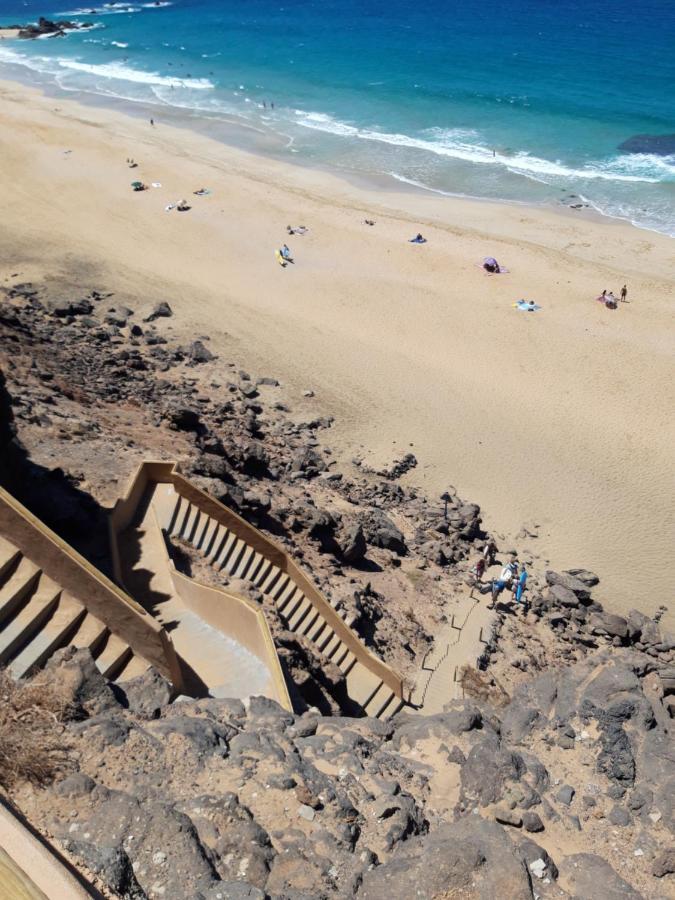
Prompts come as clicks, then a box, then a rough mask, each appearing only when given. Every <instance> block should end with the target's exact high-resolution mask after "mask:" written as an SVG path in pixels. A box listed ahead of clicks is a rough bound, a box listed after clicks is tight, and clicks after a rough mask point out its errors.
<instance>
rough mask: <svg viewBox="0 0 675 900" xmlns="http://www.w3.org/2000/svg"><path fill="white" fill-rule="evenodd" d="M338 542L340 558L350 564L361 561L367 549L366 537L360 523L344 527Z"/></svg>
mask: <svg viewBox="0 0 675 900" xmlns="http://www.w3.org/2000/svg"><path fill="white" fill-rule="evenodd" d="M338 544H339V547H340V553H341V555H342V558H343V559H344V561H345V562H348V563H350V565H355V564H356V563H359V562H361V560H362V559H363V558H364V556H365V555H366V551H367V550H368V545H367V544H366V537H365V535H364V533H363V528H362V527H361V526H360V525H352V526H351V527H350V528H347V529H345V531H343V532H342V534H341V535H340V536H339V538H338Z"/></svg>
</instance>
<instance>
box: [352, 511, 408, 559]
mask: <svg viewBox="0 0 675 900" xmlns="http://www.w3.org/2000/svg"><path fill="white" fill-rule="evenodd" d="M363 530H364V533H365V536H366V540H367V541H368V543H369V544H372V546H373V547H381V548H382V549H383V550H391V551H392V553H397V554H398V555H399V556H405V554H406V553H407V547H406V545H405V540H404V538H403V534H402V533H401V532H400V531H399V529H398V528H397V527H396V526H395V525H394V523H393V522H392V521H391V519H390V518H388V516H386V515H385V514H384V513H383V512H379V511H373V512H372V513H371V514H370V516H369V517H368V518H367V519H366V520H365V521H364V523H363Z"/></svg>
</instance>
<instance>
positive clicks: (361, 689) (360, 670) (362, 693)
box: [347, 662, 382, 708]
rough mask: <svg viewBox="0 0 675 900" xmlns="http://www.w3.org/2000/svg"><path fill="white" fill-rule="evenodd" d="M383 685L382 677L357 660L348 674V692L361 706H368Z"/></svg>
mask: <svg viewBox="0 0 675 900" xmlns="http://www.w3.org/2000/svg"><path fill="white" fill-rule="evenodd" d="M381 686H382V679H381V678H379V677H378V676H377V675H375V674H374V673H373V672H371V671H370V670H369V669H366V667H365V666H364V665H363V664H362V663H359V662H357V663H356V665H355V666H353V667H352V668H351V669H350V670H349V674H348V675H347V693H348V694H349V697H350V699H351V700H353V701H354V702H355V703H358V704H359V706H362V707H364V708H365V707H366V706H367V705H368V703H369V702H370V701H371V700H372V699H373V697H374V696H375V694H376V693H377V692H378V691H379V689H380V687H381Z"/></svg>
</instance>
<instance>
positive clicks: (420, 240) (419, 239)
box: [408, 237, 427, 244]
mask: <svg viewBox="0 0 675 900" xmlns="http://www.w3.org/2000/svg"><path fill="white" fill-rule="evenodd" d="M426 242H427V239H426V238H424V237H414V238H410V239H409V241H408V243H409V244H426Z"/></svg>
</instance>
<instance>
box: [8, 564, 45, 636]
mask: <svg viewBox="0 0 675 900" xmlns="http://www.w3.org/2000/svg"><path fill="white" fill-rule="evenodd" d="M39 577H40V570H39V569H38V567H37V566H36V565H35V563H32V562H31V561H30V560H29V559H26V557H25V556H22V557H21V559H20V560H19V564H18V566H17V567H16V568H15V569H14V571H13V572H12V574H11V575H10V576H9V578H8V579H7V581H5V583H4V584H3V586H2V587H1V588H0V623H2V622H4V621H5V620H6V619H8V618H9V617H10V616H11V615H12V613H13V612H14V610H15V609H16V608H17V606H19V604H20V603H21V602H22V601H23V600H24V599H25V598H26V596H27V595H28V594H29V593H30V592H31V591H32V590H33V589H34V588H35V587H36V585H37V582H38V579H39Z"/></svg>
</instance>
